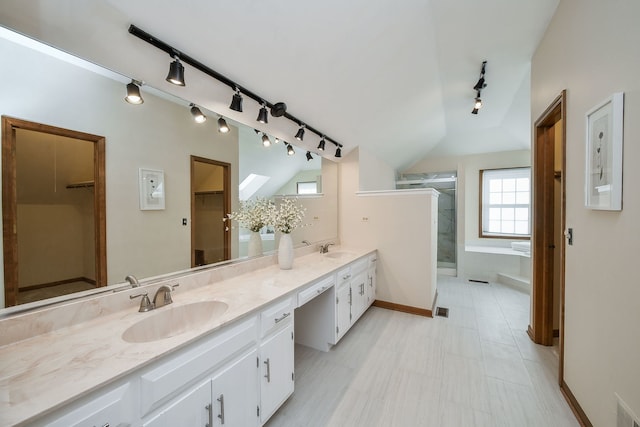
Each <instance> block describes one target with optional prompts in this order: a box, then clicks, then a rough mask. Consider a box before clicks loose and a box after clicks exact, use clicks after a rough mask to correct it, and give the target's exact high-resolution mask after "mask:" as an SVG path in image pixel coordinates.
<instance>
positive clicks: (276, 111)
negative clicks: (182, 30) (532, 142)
mask: <svg viewBox="0 0 640 427" xmlns="http://www.w3.org/2000/svg"><path fill="white" fill-rule="evenodd" d="M129 33H130V34H132V35H134V36H136V37H138V38H139V39H140V40H143V41H145V42H146V43H149V44H150V45H152V46H154V47H156V48H158V49H160V50H162V51H163V52H165V53H167V54H169V56H171V57H172V58H173V59H174V60H173V62H172V63H171V65H170V67H169V74H168V75H167V81H169V82H170V83H173V84H176V85H180V86H184V85H185V83H184V66H183V65H182V63H186V64H189V65H190V66H191V67H193V68H195V69H196V70H198V71H201V72H202V73H204V74H206V75H208V76H209V77H212V78H213V79H215V80H217V81H218V82H220V83H222V84H224V85H227V86H229V87H230V88H231V89H233V90H234V92H235V93H234V95H233V99H232V100H231V105H230V106H229V108H230V109H231V110H233V111H237V112H239V113H241V112H242V96H243V95H245V96H248V97H249V98H251V99H253V100H254V101H256V102H257V103H259V104H260V105H261V106H262V108H264V109H270V110H271V115H272V116H273V117H284V118H286V119H289V120H291V121H292V122H294V123H296V124H297V125H298V126H299V127H300V129H299V130H298V132H297V133H296V139H297V140H299V141H302V139H303V137H304V132H305V130H309V131H310V132H313V133H315V134H316V135H318V136H319V137H324V139H325V140H326V141H328V142H330V143H332V144H333V145H335V146H336V147H337V148H342V144H340V143H338V142H336V141H335V140H333V139H331V138H329V137H328V136H325V134H323V133H322V132H320V131H319V130H318V129H315V128H313V127H311V126H308V125H305V124H304V123H303V122H302V120H300V119H298V118H297V117H294V116H293V115H291V114H289V113H288V112H287V105H286V104H285V103H284V102H277V103H275V104H271V103H270V102H268V101H265V99H264V98H263V97H261V96H259V95H257V94H256V93H254V92H252V91H251V90H249V89H247V88H246V87H242V86H240V85H238V84H237V83H235V82H234V81H233V80H231V79H229V78H228V77H226V76H224V75H222V74H220V73H218V72H217V71H215V70H213V69H211V68H209V67H208V66H206V65H205V64H203V63H202V62H200V61H198V60H197V59H195V58H193V57H191V56H189V55H187V54H186V53H184V52H181V51H179V50H178V49H176V48H174V47H172V46H170V45H168V44H167V43H165V42H163V41H162V40H159V39H157V38H156V37H155V36H153V35H151V34H149V33H147V32H146V31H144V30H141V29H140V28H138V27H136V26H135V25H130V26H129ZM262 108H261V111H260V115H259V119H260V118H262V117H260V116H262V114H263V113H262ZM218 120H220V118H219V119H218ZM260 121H261V120H260ZM266 122H267V120H266V117H265V121H264V123H266ZM221 132H222V131H221ZM292 150H293V148H292Z"/></svg>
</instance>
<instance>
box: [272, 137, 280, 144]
mask: <svg viewBox="0 0 640 427" xmlns="http://www.w3.org/2000/svg"><path fill="white" fill-rule="evenodd" d="M279 142H280V138H278V137H277V136H276V137H275V138H273V143H274V144H277V143H279Z"/></svg>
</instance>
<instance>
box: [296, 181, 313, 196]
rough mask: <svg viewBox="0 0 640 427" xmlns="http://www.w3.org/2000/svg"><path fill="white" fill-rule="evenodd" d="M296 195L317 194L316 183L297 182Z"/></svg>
mask: <svg viewBox="0 0 640 427" xmlns="http://www.w3.org/2000/svg"><path fill="white" fill-rule="evenodd" d="M297 184H298V186H297V187H298V188H297V191H298V194H317V193H318V183H317V182H316V181H308V182H298V183H297Z"/></svg>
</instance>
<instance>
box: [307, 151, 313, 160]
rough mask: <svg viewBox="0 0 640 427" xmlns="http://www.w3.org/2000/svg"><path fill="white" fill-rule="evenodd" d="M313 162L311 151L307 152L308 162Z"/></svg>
mask: <svg viewBox="0 0 640 427" xmlns="http://www.w3.org/2000/svg"><path fill="white" fill-rule="evenodd" d="M310 160H313V156H312V155H311V152H310V151H307V162H308V161H310Z"/></svg>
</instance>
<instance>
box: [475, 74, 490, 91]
mask: <svg viewBox="0 0 640 427" xmlns="http://www.w3.org/2000/svg"><path fill="white" fill-rule="evenodd" d="M485 87H487V84H486V83H485V82H484V77H480V79H479V80H478V83H476V85H475V86H474V87H473V90H482V89H484V88H485Z"/></svg>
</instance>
